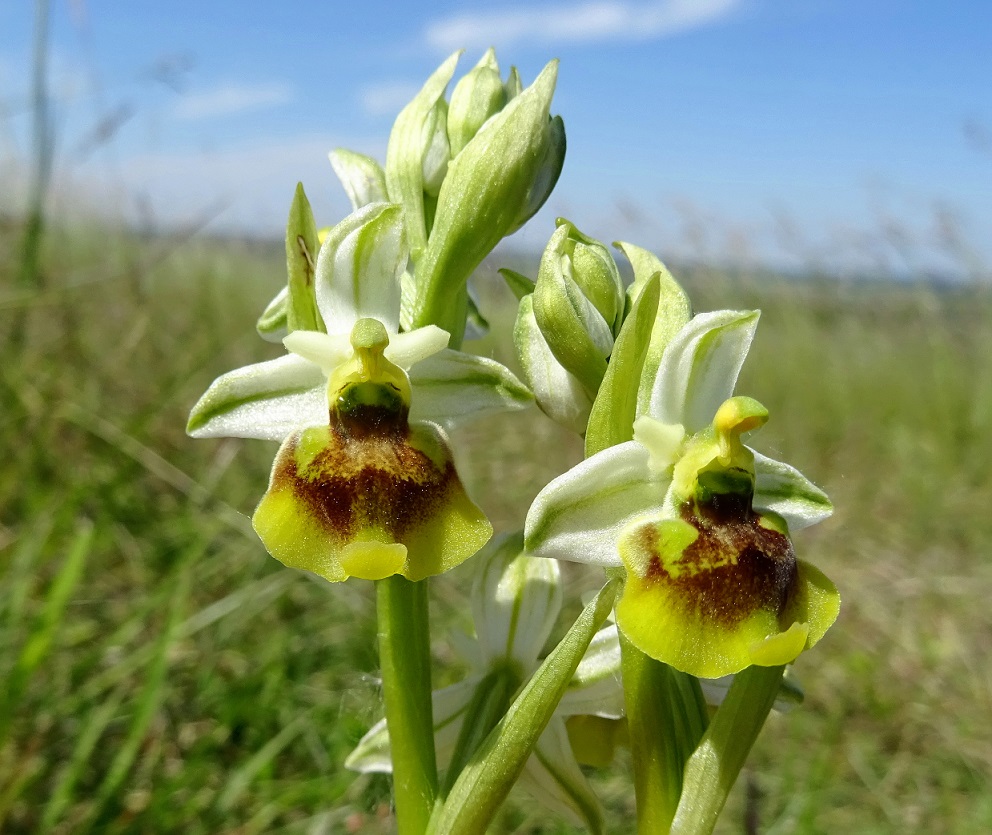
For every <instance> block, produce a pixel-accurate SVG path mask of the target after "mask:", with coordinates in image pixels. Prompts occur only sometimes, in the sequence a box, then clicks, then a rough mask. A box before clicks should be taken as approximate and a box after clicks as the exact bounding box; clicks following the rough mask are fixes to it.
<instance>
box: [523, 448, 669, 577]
mask: <svg viewBox="0 0 992 835" xmlns="http://www.w3.org/2000/svg"><path fill="white" fill-rule="evenodd" d="M659 479H662V480H660V481H659ZM666 488H667V484H666V483H665V482H664V480H663V477H662V476H659V475H658V474H657V473H654V472H652V471H651V468H650V466H649V458H648V453H647V451H646V450H645V449H644V447H642V446H641V445H640V444H639V443H638V442H637V441H627V442H626V443H623V444H618V445H616V446H612V447H610V448H609V449H605V450H603V451H602V452H600V453H598V454H597V455H594V456H593V457H592V458H587V459H586V460H585V461H583V462H582V463H580V464H578V465H576V466H575V467H573V468H572V469H571V470H569V471H568V472H566V473H564V474H562V475H560V476H558V478H556V479H555V480H554V481H552V482H551V483H550V484H549V485H548V486H547V487H545V488H544V489H543V490H542V491H541V492H540V493H539V494H538V496H537V498H536V499H535V500H534V503H533V504H532V505H531V506H530V510H529V511H528V513H527V522H526V525H525V528H524V536H525V543H526V546H527V552H528V553H530V554H533V555H535V556H541V557H554V558H556V559H567V560H572V561H578V562H587V563H591V564H593V565H602V566H605V567H617V566H619V565H620V564H621V562H620V556H619V554H618V553H617V540H618V539H619V537H620V532H621V531H622V530H623V529H624V528H625V527H626V525H627V524H629V523H630V522H631V521H633V520H634V519H637V518H638V517H640V516H643V515H645V514H647V513H650V512H651V511H652V510H653V509H654V508H657V507H658V506H659V505H660V503H661V501H662V498H663V497H664V494H665V490H666Z"/></svg>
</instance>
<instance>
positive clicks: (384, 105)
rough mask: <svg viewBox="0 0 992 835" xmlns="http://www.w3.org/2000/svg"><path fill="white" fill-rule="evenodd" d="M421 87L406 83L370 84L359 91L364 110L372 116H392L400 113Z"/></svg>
mask: <svg viewBox="0 0 992 835" xmlns="http://www.w3.org/2000/svg"><path fill="white" fill-rule="evenodd" d="M419 90H420V87H419V86H418V85H416V84H412V83H410V82H405V81H387V82H384V83H382V84H369V85H366V86H365V87H362V89H361V90H360V91H359V94H358V95H359V101H360V103H361V105H362V109H363V110H364V111H365V112H366V113H368V114H369V115H370V116H392V115H395V114H397V113H399V112H400V110H402V109H403V108H404V107H405V106H406V105H407V103H408V102H409V101H410V99H412V98H413V97H414V96H415V95H417V93H418V91H419Z"/></svg>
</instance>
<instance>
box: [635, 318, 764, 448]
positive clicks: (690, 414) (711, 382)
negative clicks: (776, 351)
mask: <svg viewBox="0 0 992 835" xmlns="http://www.w3.org/2000/svg"><path fill="white" fill-rule="evenodd" d="M758 316H759V312H758V311H757V310H751V311H734V310H718V311H715V312H713V313H701V314H699V315H698V316H695V317H693V319H692V320H691V321H690V322H689V323H688V324H687V325H685V327H683V328H682V329H681V330H680V331H679V332H678V333H677V334H675V336H674V337H673V338H672V341H671V342H670V343H669V344H668V347H667V348H665V353H664V354H663V355H662V358H661V366H660V367H659V369H658V376H657V377H656V378H655V382H654V388H653V389H652V391H651V405H650V408H649V409H648V414H650V415H651V417H653V418H656V419H657V420H660V421H661V422H662V423H681V424H682V425H683V426H684V427H685V431H686V433H687V434H690V435H692V434H694V433H696V432H698V431H699V430H700V429H702V428H703V427H705V426H708V425H709V423H710V422H711V421H712V420H713V415H715V414H716V410H717V409H719V408H720V405H721V404H722V403H723V401H725V400H727V399H728V398H729V397H731V396H732V395H733V393H734V386H735V385H736V384H737V376H738V374H740V370H741V366H742V365H743V364H744V359H745V358H746V357H747V352H748V349H749V348H750V347H751V340H752V339H753V338H754V331H755V328H757V326H758Z"/></svg>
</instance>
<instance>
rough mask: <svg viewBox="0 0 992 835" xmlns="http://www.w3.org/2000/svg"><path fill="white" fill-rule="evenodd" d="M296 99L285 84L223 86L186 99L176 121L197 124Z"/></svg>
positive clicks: (180, 103)
mask: <svg viewBox="0 0 992 835" xmlns="http://www.w3.org/2000/svg"><path fill="white" fill-rule="evenodd" d="M293 98H294V94H293V90H292V89H291V88H290V87H289V86H288V85H286V84H279V83H270V84H256V85H254V86H246V85H242V84H224V85H221V86H219V87H215V88H213V89H212V90H204V91H203V92H200V93H191V94H190V95H187V96H183V98H182V99H180V100H179V102H178V103H177V104H176V107H175V110H174V111H173V112H174V115H175V117H176V118H177V119H182V120H184V121H194V120H199V119H210V118H214V117H216V116H232V115H234V114H236V113H244V112H246V111H249V110H264V109H266V108H269V107H276V106H278V105H280V104H286V103H287V102H290V101H292V100H293Z"/></svg>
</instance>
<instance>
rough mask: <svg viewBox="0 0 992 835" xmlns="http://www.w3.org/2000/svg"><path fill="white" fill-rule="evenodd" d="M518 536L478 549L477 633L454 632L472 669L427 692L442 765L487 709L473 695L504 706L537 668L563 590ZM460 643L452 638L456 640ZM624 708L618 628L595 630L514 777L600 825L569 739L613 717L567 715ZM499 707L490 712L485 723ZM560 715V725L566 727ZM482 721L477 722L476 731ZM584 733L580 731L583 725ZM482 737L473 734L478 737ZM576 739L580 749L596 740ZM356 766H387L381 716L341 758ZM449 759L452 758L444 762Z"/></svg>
mask: <svg viewBox="0 0 992 835" xmlns="http://www.w3.org/2000/svg"><path fill="white" fill-rule="evenodd" d="M522 549H523V538H522V536H521V535H517V536H512V537H506V538H503V539H501V540H499V541H497V542H494V543H493V544H491V545H490V546H489V547H488V548H487V549H486V550H485V551H484V552H483V554H481V555H480V557H479V563H480V566H479V572H478V574H477V575H476V581H475V585H474V586H473V590H472V613H473V617H474V620H475V630H476V637H475V638H474V639H473V638H469V637H467V636H460V637H461V638H462V639H463V640H461V641H460V642H459V643H460V644H461V646H459V647H458V648H459V653H460V654H461V655H463V656H464V657H465V658H466V660H467V661H468V662H469V664H470V666H471V668H472V672H471V674H470V675H469V676H468V677H467V678H465V679H463V680H462V681H460V682H458V683H456V684H453V685H450V686H449V687H445V688H443V689H441V690H437V691H435V693H434V697H433V701H434V728H435V746H436V750H437V756H438V760H439V763H440V764H449V763H452V761H453V760H454V761H455V762H456V763H460V764H461V765H464V761H463V760H464V758H465V757H466V756H469V755H470V754H471V751H466V750H465V740H467V739H471V738H473V733H474V732H476V731H477V728H476V727H474V725H475V724H477V723H478V722H479V720H480V718H481V717H482V716H483V715H485V712H484V711H480V710H479V705H480V703H481V702H483V701H484V700H486V699H487V698H490V697H492V695H493V694H496V693H498V694H501V696H502V701H503V702H504V703H505V704H503V708H504V709H505V706H507V705H508V704H509V702H510V701H511V700H512V697H513V695H514V693H515V691H516V689H517V688H518V687H519V686H520V684H522V683H523V682H524V681H525V680H526V679H527V678H529V677H530V675H531V673H533V671H534V670H535V669H536V668H537V666H538V663H539V655H540V652H541V649H542V648H543V646H544V644H545V642H546V641H547V639H548V637H549V636H550V634H551V630H552V628H553V627H554V624H555V621H556V620H557V618H558V614H559V612H560V611H561V603H562V591H561V576H560V572H559V568H558V564H557V563H556V562H555V561H553V560H538V559H534V558H532V557H528V556H525V555H524V554H522V553H521V552H522ZM456 646H458V644H456ZM622 716H623V693H622V689H621V686H620V644H619V640H618V636H617V631H616V627H615V626H613V625H610V626H606V627H604V628H602V629H601V630H599V632H597V633H596V635H595V637H594V638H593V640H592V643H591V644H590V646H589V649H588V650H587V652H586V654H585V656H584V657H583V659H582V661H581V663H580V664H579V667H578V669H577V670H576V672H575V675H574V676H573V678H572V681H571V683H570V685H569V688H568V690H567V691H566V693H565V696H564V697H563V698H562V700H561V702H560V703H559V705H558V708H557V710H556V712H555V714H554V716H553V717H552V718H551V721H550V723H549V724H548V726H547V728H546V729H545V731H544V733H543V734H542V735H541V737H540V739H539V741H538V743H537V745H536V746H535V748H534V751H533V753H532V754H531V756H530V758H529V759H528V761H527V764H526V766H525V767H524V771H523V773H522V774H521V778H520V782H519V784H518V785H520V786H521V787H523V788H524V789H525V790H527V791H528V792H529V793H531V794H533V795H534V797H536V798H537V799H539V800H540V801H542V802H544V803H545V804H546V805H548V806H549V807H550V808H552V809H554V810H555V811H557V812H558V813H560V814H562V815H564V816H565V817H567V818H568V819H570V820H572V821H573V822H574V823H577V824H585V825H586V826H588V827H589V828H590V829H591V830H592V831H595V832H598V831H601V830H602V811H601V809H600V804H599V801H598V799H597V798H596V796H595V794H594V793H593V791H592V789H591V787H590V786H589V783H588V781H587V780H586V778H585V776H584V775H583V773H582V771H581V769H580V768H579V764H578V761H577V760H576V755H575V753H573V748H572V744H571V742H570V739H572V738H575V737H576V736H581V737H589V736H590V733H588V732H589V731H591V732H592V733H591V735H592V736H596V737H598V736H603V735H604V733H605V734H607V735H609V733H610V731H612V730H613V728H610V727H609V725H610V724H612V725H616V724H617V723H616V722H615V721H614V722H612V723H611V722H606V723H601V724H596V723H592V722H590V723H586V726H585V727H583V723H582V722H579V723H578V724H577V725H575V726H574V727H573V723H572V722H571V721H570V720H571V719H573V718H575V719H586V718H590V719H592V718H593V717H595V718H603V719H606V720H617V719H619V718H620V717H622ZM498 718H499V715H497V716H495V717H493V720H492V724H495V720H497V719H498ZM566 722H568V727H566ZM487 731H488V728H484V729H483V735H484V733H485V732H487ZM584 731H585V732H586V733H583V732H584ZM480 741H481V740H480ZM603 741H605V743H606V745H607V746H608V747H609V743H610V741H611V740H608V739H606V740H602V741H600V740H592V743H593V744H592V745H590V744H589V743H590V740H589V739H586V738H583V739H582V740H581V742H582V747H583V748H585V749H586V750H588V749H590V748H592V749H596V748H597V747H598V748H602V747H603V745H602V744H599V745H597V744H596V743H597V742H603ZM345 765H347V766H348V767H349V768H352V769H354V770H356V771H361V772H389V771H390V770H391V762H390V756H389V734H388V731H387V730H386V723H385V720H382V721H380V722H378V723H377V724H376V725H374V726H373V727H372V729H371V730H370V731H369V732H368V733H367V734H366V735H365V736H364V737H363V738H362V740H361V741H360V742H359V743H358V746H357V747H356V748H355V750H354V751H353V752H352V754H351V755H350V756H349V757H348V759H347V760H346V762H345ZM451 767H456V766H451Z"/></svg>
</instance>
